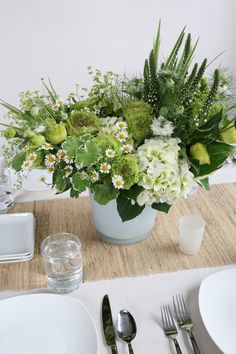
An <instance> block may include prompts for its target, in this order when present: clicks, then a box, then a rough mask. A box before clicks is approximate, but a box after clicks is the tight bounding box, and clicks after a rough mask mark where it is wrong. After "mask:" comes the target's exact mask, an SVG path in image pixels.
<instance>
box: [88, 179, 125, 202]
mask: <svg viewBox="0 0 236 354" xmlns="http://www.w3.org/2000/svg"><path fill="white" fill-rule="evenodd" d="M91 190H92V191H93V193H94V199H95V200H96V202H98V203H99V204H101V205H106V204H107V203H109V202H110V201H111V200H113V199H116V197H117V195H118V193H119V192H118V190H117V189H115V188H114V187H113V185H112V183H111V182H110V181H109V180H106V179H105V180H104V181H103V184H95V185H93V186H92V187H91Z"/></svg>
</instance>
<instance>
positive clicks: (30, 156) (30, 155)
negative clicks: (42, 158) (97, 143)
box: [28, 152, 37, 162]
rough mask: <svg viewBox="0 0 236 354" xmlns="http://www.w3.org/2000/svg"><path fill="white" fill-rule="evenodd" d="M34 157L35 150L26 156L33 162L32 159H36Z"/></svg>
mask: <svg viewBox="0 0 236 354" xmlns="http://www.w3.org/2000/svg"><path fill="white" fill-rule="evenodd" d="M36 158H37V154H36V153H35V152H32V153H31V154H29V156H28V160H29V161H32V162H34V161H35V160H36Z"/></svg>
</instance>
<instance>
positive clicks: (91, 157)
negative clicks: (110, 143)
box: [76, 140, 101, 166]
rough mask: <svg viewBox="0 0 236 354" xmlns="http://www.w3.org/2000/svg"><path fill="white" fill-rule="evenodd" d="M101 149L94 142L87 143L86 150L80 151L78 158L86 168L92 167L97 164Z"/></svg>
mask: <svg viewBox="0 0 236 354" xmlns="http://www.w3.org/2000/svg"><path fill="white" fill-rule="evenodd" d="M100 154H101V152H100V148H99V146H98V145H97V144H96V143H95V142H94V141H91V140H90V141H87V142H86V144H85V148H84V149H78V151H77V154H76V158H77V160H78V161H79V162H82V163H83V164H84V165H85V166H91V165H92V164H93V163H95V162H97V161H98V160H99V157H100Z"/></svg>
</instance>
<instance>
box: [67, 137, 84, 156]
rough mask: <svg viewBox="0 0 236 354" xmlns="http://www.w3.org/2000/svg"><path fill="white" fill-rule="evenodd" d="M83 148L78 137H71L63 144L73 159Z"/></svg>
mask: <svg viewBox="0 0 236 354" xmlns="http://www.w3.org/2000/svg"><path fill="white" fill-rule="evenodd" d="M80 146H81V141H80V139H79V137H77V136H69V137H68V138H67V139H66V142H65V143H64V144H63V149H64V150H65V151H66V152H67V154H68V155H69V156H71V157H75V156H76V153H77V150H78V148H79V147H80Z"/></svg>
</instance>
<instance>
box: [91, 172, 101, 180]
mask: <svg viewBox="0 0 236 354" xmlns="http://www.w3.org/2000/svg"><path fill="white" fill-rule="evenodd" d="M90 177H91V180H92V181H93V182H97V181H98V180H99V174H98V172H97V171H95V170H94V171H92V173H91V176H90Z"/></svg>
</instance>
